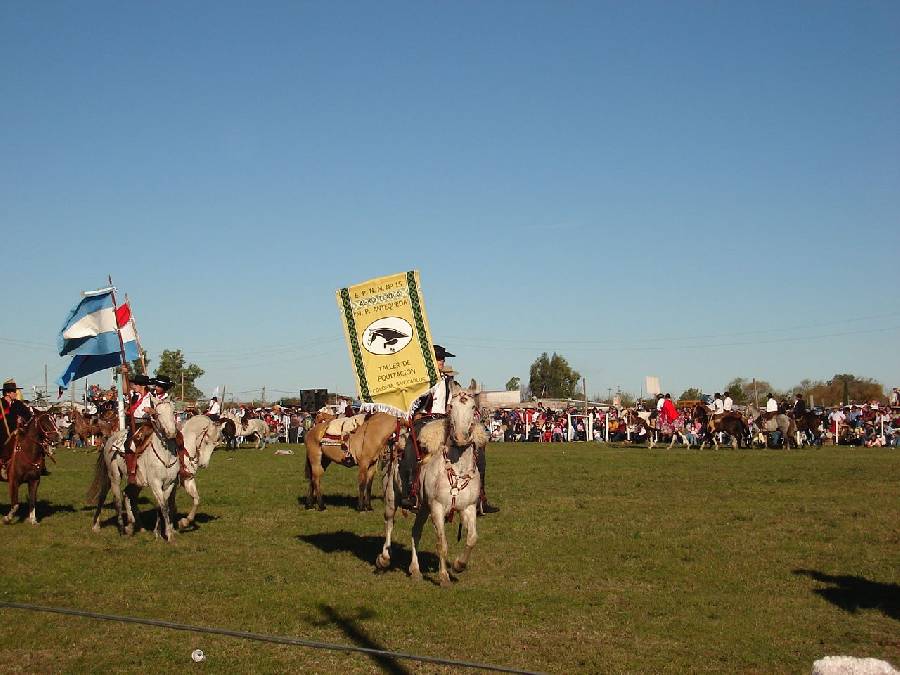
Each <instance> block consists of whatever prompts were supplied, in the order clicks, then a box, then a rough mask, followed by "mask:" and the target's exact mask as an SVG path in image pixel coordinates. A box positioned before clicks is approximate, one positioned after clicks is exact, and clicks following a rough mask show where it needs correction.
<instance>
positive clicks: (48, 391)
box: [44, 363, 50, 399]
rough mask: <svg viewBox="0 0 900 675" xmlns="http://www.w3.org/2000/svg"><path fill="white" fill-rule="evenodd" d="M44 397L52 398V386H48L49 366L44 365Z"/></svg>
mask: <svg viewBox="0 0 900 675" xmlns="http://www.w3.org/2000/svg"><path fill="white" fill-rule="evenodd" d="M44 396H46V397H47V398H48V399H49V398H50V386H49V385H48V384H47V364H46V363H45V364H44Z"/></svg>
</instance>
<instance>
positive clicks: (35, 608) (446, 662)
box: [0, 601, 540, 675]
mask: <svg viewBox="0 0 900 675" xmlns="http://www.w3.org/2000/svg"><path fill="white" fill-rule="evenodd" d="M0 607H6V608H9V609H24V610H28V611H31V612H49V613H52V614H64V615H67V616H80V617H84V618H88V619H100V620H102V621H119V622H122V623H136V624H140V625H144V626H156V627H158V628H170V629H172V630H181V631H186V632H189V633H207V634H210V635H225V636H227V637H236V638H241V639H243V640H256V641H257V642H272V643H275V644H282V645H294V646H297V647H309V648H311V649H329V650H331V651H336V652H356V653H360V654H366V655H368V656H374V657H380V658H395V659H407V660H409V661H420V662H422V663H436V664H438V665H442V666H456V667H459V668H478V669H481V670H491V671H494V672H499V673H521V674H522V675H540V673H536V672H534V671H530V670H521V669H519V668H507V667H506V666H494V665H491V664H488V663H474V662H471V661H456V660H454V659H442V658H438V657H435V656H419V655H417V654H407V653H404V652H391V651H387V650H385V649H372V648H370V647H356V646H354V645H339V644H333V643H330V642H317V641H315V640H302V639H300V638H292V637H283V636H279V635H266V634H265V633H248V632H247V631H242V630H228V629H226V628H211V627H208V626H191V625H190V624H185V623H173V622H171V621H160V620H159V619H142V618H139V617H134V616H119V615H117V614H99V613H97V612H86V611H84V610H80V609H68V608H66V607H45V606H42V605H30V604H27V603H24V602H4V601H0Z"/></svg>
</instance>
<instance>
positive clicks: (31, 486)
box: [28, 474, 41, 525]
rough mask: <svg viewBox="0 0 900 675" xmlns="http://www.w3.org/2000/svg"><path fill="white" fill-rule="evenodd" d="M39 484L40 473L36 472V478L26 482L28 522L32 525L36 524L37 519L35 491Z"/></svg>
mask: <svg viewBox="0 0 900 675" xmlns="http://www.w3.org/2000/svg"><path fill="white" fill-rule="evenodd" d="M40 484H41V475H40V474H38V478H37V480H32V481H29V482H28V506H29V509H30V511H29V513H28V522H29V523H31V524H32V525H37V524H38V519H37V491H38V486H39V485H40Z"/></svg>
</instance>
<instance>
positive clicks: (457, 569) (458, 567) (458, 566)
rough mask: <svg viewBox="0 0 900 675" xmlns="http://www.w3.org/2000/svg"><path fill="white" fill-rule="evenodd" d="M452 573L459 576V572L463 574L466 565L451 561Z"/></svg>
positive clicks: (459, 561) (458, 561)
mask: <svg viewBox="0 0 900 675" xmlns="http://www.w3.org/2000/svg"><path fill="white" fill-rule="evenodd" d="M453 571H454V572H456V573H457V574H459V573H460V572H465V571H466V563H464V562H462V561H461V560H454V561H453Z"/></svg>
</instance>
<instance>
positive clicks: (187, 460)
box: [178, 415, 224, 530]
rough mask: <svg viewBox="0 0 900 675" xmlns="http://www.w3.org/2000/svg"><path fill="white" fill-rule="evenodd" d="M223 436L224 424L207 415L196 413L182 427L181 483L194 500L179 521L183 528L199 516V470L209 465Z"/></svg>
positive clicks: (180, 526) (179, 525)
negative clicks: (182, 464) (183, 453)
mask: <svg viewBox="0 0 900 675" xmlns="http://www.w3.org/2000/svg"><path fill="white" fill-rule="evenodd" d="M223 422H224V420H223ZM221 436H222V425H221V424H216V423H215V422H213V421H212V420H211V419H209V418H208V417H207V416H206V415H195V416H194V417H192V418H190V419H189V420H188V421H186V422H185V423H184V425H183V426H182V427H181V437H182V441H183V443H184V450H185V455H184V468H183V470H182V474H181V483H182V485H184V489H185V490H186V491H187V493H188V494H189V495H190V496H191V499H192V500H193V504H192V505H191V510H190V513H188V514H187V515H186V516H185V517H184V518H182V519H181V520H179V521H178V527H179V528H180V529H182V530H183V529H184V528H186V527H188V526H190V525H192V524H193V522H194V518H195V517H196V516H197V507H198V506H199V505H200V493H199V492H198V490H197V481H196V475H197V471H199V470H200V469H205V468H206V467H207V466H209V460H210V459H212V453H213V450H215V449H216V445H217V444H218V442H219V439H220V438H221Z"/></svg>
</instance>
